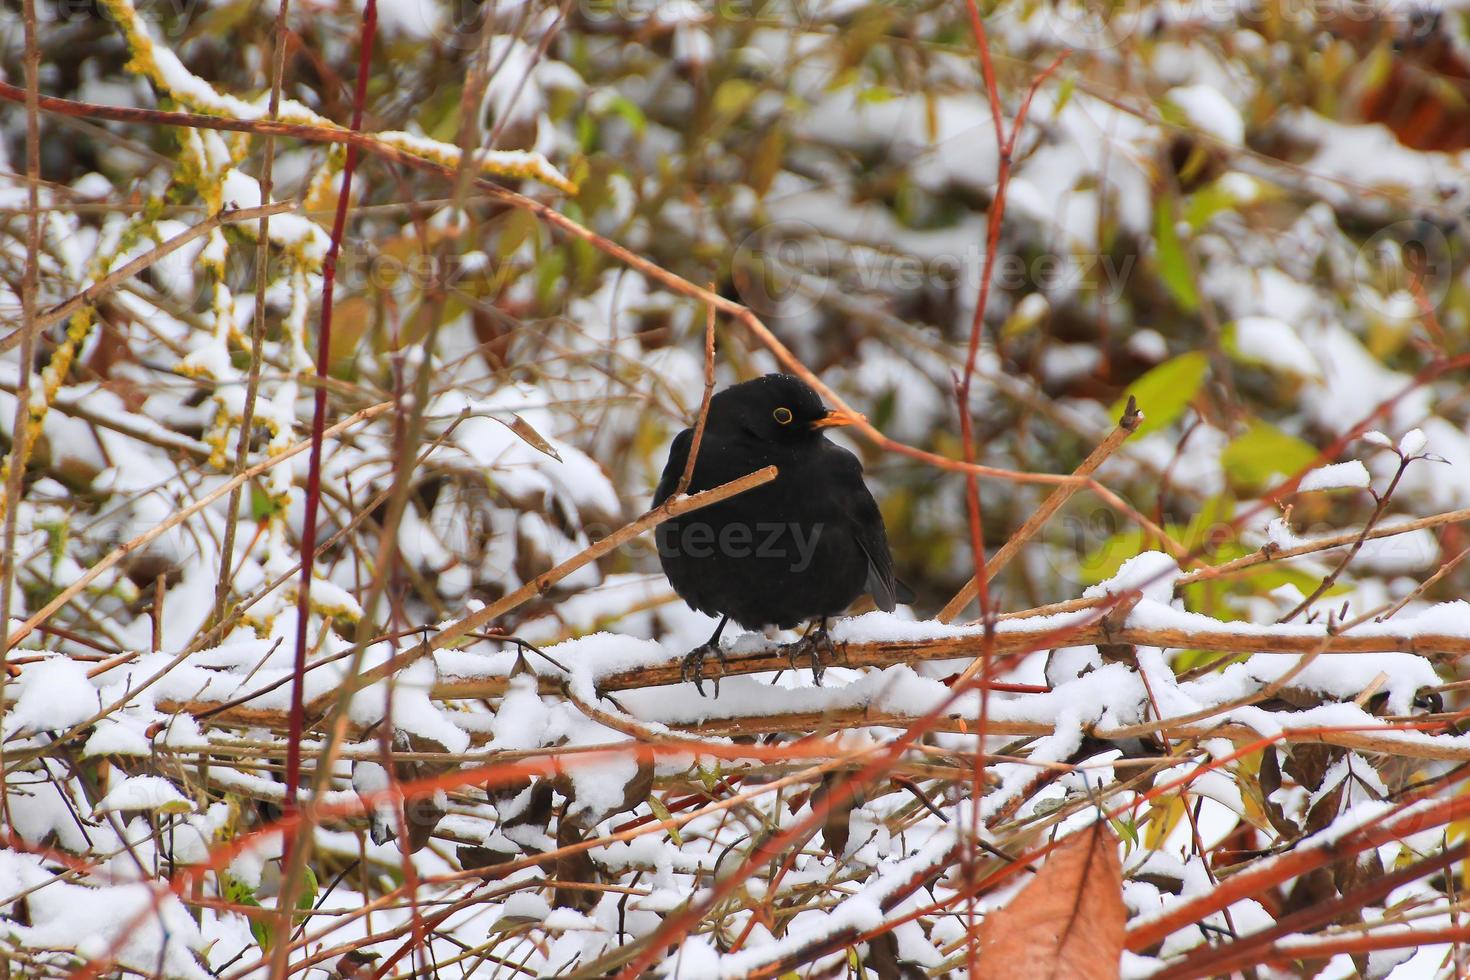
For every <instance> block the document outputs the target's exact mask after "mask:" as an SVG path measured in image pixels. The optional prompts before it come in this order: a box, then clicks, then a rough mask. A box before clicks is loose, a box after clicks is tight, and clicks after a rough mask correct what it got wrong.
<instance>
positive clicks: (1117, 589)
mask: <svg viewBox="0 0 1470 980" xmlns="http://www.w3.org/2000/svg"><path fill="white" fill-rule="evenodd" d="M1179 575H1180V571H1179V563H1178V562H1176V561H1175V560H1174V559H1173V558H1171V557H1169V556H1168V555H1166V554H1164V553H1163V552H1162V551H1145V552H1143V553H1142V554H1138V555H1134V556H1133V557H1132V558H1129V559H1128V560H1127V561H1125V562H1124V563H1123V564H1122V566H1121V567H1120V568H1119V569H1118V571H1117V572H1116V573H1115V574H1114V575H1113V577H1112V578H1110V579H1108V580H1107V581H1106V582H1100V583H1098V584H1097V585H1091V586H1088V587H1087V588H1086V589H1084V590H1083V591H1082V596H1083V598H1086V599H1101V598H1103V597H1104V596H1115V595H1122V594H1123V593H1125V592H1132V591H1134V590H1137V591H1139V592H1142V593H1143V597H1144V599H1147V600H1149V601H1151V602H1155V603H1162V604H1165V605H1167V604H1168V603H1169V601H1170V600H1171V599H1172V598H1173V596H1174V583H1175V581H1176V580H1177V579H1178V578H1179Z"/></svg>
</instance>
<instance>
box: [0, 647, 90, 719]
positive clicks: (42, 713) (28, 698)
mask: <svg viewBox="0 0 1470 980" xmlns="http://www.w3.org/2000/svg"><path fill="white" fill-rule="evenodd" d="M19 687H20V696H19V697H18V698H17V699H16V702H15V707H13V708H11V709H10V710H9V711H7V712H6V713H5V720H4V732H5V736H6V737H7V738H9V737H10V736H12V735H14V734H17V733H19V732H24V731H61V730H64V729H67V728H70V727H72V726H73V725H79V724H81V723H82V722H85V721H89V720H91V718H92V717H93V716H94V715H96V714H97V713H98V712H99V711H100V710H101V708H102V704H101V701H100V699H99V698H98V695H97V689H96V688H95V687H93V686H92V682H91V681H90V680H88V679H87V672H86V670H85V669H83V667H82V665H81V664H79V663H77V662H76V661H73V660H68V659H67V658H65V657H52V658H48V659H46V660H43V661H42V662H40V663H38V664H32V665H31V666H29V667H27V668H25V670H24V671H22V673H21V678H20V685H19Z"/></svg>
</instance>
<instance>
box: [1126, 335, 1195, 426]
mask: <svg viewBox="0 0 1470 980" xmlns="http://www.w3.org/2000/svg"><path fill="white" fill-rule="evenodd" d="M1209 366H1210V362H1209V358H1208V357H1207V356H1206V355H1205V353H1204V352H1203V351H1190V352H1189V353H1188V354H1180V355H1179V356H1178V357H1174V358H1170V359H1169V360H1167V361H1165V362H1164V363H1163V364H1160V365H1159V366H1158V367H1155V368H1153V369H1151V370H1150V371H1149V372H1148V373H1147V374H1145V375H1144V376H1143V377H1141V378H1139V379H1138V380H1137V381H1135V382H1133V383H1132V384H1131V385H1129V386H1128V390H1127V391H1125V392H1124V393H1123V397H1122V398H1119V399H1118V400H1117V402H1116V403H1114V405H1113V407H1112V410H1111V411H1110V412H1109V414H1110V415H1111V416H1112V417H1113V418H1115V419H1116V418H1119V417H1121V416H1122V414H1123V409H1124V407H1125V406H1126V405H1127V404H1128V396H1129V395H1132V396H1133V397H1134V398H1136V399H1138V407H1139V409H1140V410H1141V411H1142V412H1143V423H1142V424H1141V425H1139V427H1138V435H1140V436H1142V435H1147V434H1148V433H1150V432H1157V431H1158V430H1159V429H1162V428H1164V427H1166V426H1168V425H1169V424H1171V423H1172V422H1173V421H1174V420H1175V419H1177V418H1179V416H1180V415H1181V414H1182V413H1183V412H1184V409H1185V407H1186V406H1187V405H1188V404H1189V403H1190V401H1191V400H1192V399H1193V398H1194V396H1195V393H1196V392H1198V391H1199V387H1200V385H1201V384H1203V383H1204V380H1205V372H1206V371H1208V370H1209Z"/></svg>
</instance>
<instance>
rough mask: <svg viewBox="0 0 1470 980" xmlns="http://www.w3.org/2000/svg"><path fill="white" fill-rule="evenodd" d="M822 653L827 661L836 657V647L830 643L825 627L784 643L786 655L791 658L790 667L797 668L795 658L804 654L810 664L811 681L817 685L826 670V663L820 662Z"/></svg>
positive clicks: (830, 638) (820, 684)
mask: <svg viewBox="0 0 1470 980" xmlns="http://www.w3.org/2000/svg"><path fill="white" fill-rule="evenodd" d="M824 654H825V655H826V659H827V660H828V661H831V660H835V659H836V658H837V648H836V647H835V646H833V645H832V637H831V636H830V635H829V634H828V633H827V631H826V630H825V629H817V630H813V631H812V632H810V633H808V634H807V635H806V636H803V637H802V638H801V639H799V640H797V641H796V642H795V643H788V644H787V645H786V655H787V656H788V657H789V658H790V660H791V669H792V670H797V669H798V668H797V665H796V658H797V657H799V656H805V657H806V658H807V659H809V660H810V661H811V664H812V683H814V684H816V685H817V686H818V687H821V686H822V674H824V673H825V672H826V670H827V665H826V664H825V663H823V662H822V660H823V655H824Z"/></svg>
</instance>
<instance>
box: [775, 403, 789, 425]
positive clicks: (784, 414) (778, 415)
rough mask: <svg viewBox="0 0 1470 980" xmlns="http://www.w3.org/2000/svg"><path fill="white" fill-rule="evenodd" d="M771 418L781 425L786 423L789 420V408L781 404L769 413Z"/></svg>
mask: <svg viewBox="0 0 1470 980" xmlns="http://www.w3.org/2000/svg"><path fill="white" fill-rule="evenodd" d="M771 418H773V419H775V420H776V421H777V422H780V423H781V424H782V425H787V424H789V423H790V422H791V409H789V408H787V407H786V406H785V405H782V406H781V407H780V408H778V409H776V410H775V411H774V412H772V413H771Z"/></svg>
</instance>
